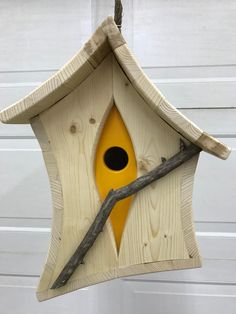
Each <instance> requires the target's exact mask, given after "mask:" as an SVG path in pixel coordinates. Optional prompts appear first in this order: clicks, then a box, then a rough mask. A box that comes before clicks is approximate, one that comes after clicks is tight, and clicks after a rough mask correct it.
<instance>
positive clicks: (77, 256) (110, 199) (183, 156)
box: [51, 144, 201, 289]
mask: <svg viewBox="0 0 236 314" xmlns="http://www.w3.org/2000/svg"><path fill="white" fill-rule="evenodd" d="M200 151H201V148H199V147H198V146H196V145H194V144H190V145H189V146H187V147H184V148H183V147H182V149H181V150H180V152H179V153H177V154H176V155H174V156H173V157H171V158H170V159H168V160H163V163H162V164H160V165H159V166H158V167H156V168H154V169H153V170H151V171H149V172H148V173H146V174H145V175H143V176H141V177H139V178H137V179H136V180H134V181H132V182H131V183H130V184H128V185H126V186H123V187H121V188H118V189H116V190H110V192H109V193H108V194H107V196H106V198H105V200H104V201H103V203H102V206H101V208H100V210H99V212H98V214H97V216H96V217H95V219H94V221H93V223H92V225H91V226H90V228H89V230H88V231H87V233H86V235H85V237H84V238H83V240H82V242H81V243H80V244H79V246H78V248H77V249H76V251H75V252H74V254H73V255H72V257H71V258H70V259H69V261H68V262H67V264H66V265H65V267H64V268H63V270H62V271H61V273H60V275H59V276H58V277H57V279H56V280H55V282H54V283H53V285H52V287H51V289H57V288H60V287H62V286H64V285H65V284H66V283H67V281H68V280H69V279H70V277H71V275H72V274H73V273H74V271H75V269H76V268H77V267H78V266H79V265H80V264H83V261H84V257H85V256H86V254H87V252H88V251H89V249H90V248H91V247H92V245H93V244H94V242H95V240H96V239H97V237H98V235H99V233H100V232H101V231H102V230H103V227H104V225H105V223H106V221H107V219H108V217H109V215H110V213H111V211H112V209H113V207H114V206H115V204H116V202H118V201H120V200H122V199H124V198H126V197H128V196H131V195H133V194H135V193H137V192H138V191H140V190H142V189H144V188H145V187H146V186H148V185H149V184H151V183H152V182H154V181H156V180H158V179H160V178H162V177H164V176H165V175H167V174H168V173H170V172H171V171H172V170H174V169H176V168H177V167H179V166H180V165H182V164H183V163H184V162H186V161H188V160H190V159H191V158H192V157H193V156H195V155H197V154H198V153H200Z"/></svg>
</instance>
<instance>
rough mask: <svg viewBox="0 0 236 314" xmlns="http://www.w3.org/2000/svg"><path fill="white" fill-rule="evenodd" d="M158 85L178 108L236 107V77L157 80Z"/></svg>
mask: <svg viewBox="0 0 236 314" xmlns="http://www.w3.org/2000/svg"><path fill="white" fill-rule="evenodd" d="M154 83H155V85H156V87H157V88H158V89H159V90H160V91H161V92H162V94H163V95H164V96H165V98H166V99H168V101H169V102H170V103H171V104H172V105H174V106H175V107H177V108H217V107H226V108H227V107H228V108H232V107H236V93H235V90H236V79H234V80H225V81H217V80H212V81H211V80H210V79H205V80H204V79H196V80H194V79H189V80H187V79H182V80H181V79H176V80H174V79H170V80H155V81H154Z"/></svg>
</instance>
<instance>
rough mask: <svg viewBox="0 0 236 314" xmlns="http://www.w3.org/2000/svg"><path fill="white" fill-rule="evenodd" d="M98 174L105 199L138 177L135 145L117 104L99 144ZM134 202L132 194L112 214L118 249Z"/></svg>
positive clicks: (97, 180) (115, 207)
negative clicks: (112, 191) (108, 194)
mask: <svg viewBox="0 0 236 314" xmlns="http://www.w3.org/2000/svg"><path fill="white" fill-rule="evenodd" d="M95 175H96V182H97V188H98V191H99V193H100V197H101V199H102V200H104V198H105V197H106V195H107V193H108V192H109V191H110V189H112V188H113V189H117V188H119V187H121V186H124V185H126V184H128V183H130V182H131V181H133V180H135V179H136V177H137V165H136V158H135V153H134V149H133V145H132V142H131V139H130V136H129V133H128V131H127V128H126V126H125V124H124V122H123V120H122V118H121V115H120V113H119V111H118V109H117V108H116V106H113V107H112V109H111V111H110V113H109V115H108V117H107V120H106V122H105V125H104V127H103V130H102V133H101V136H100V139H99V142H98V145H97V151H96V158H95ZM131 202H132V197H128V198H126V199H124V200H121V201H119V202H118V203H117V204H116V205H115V206H114V208H113V210H112V212H111V215H110V219H111V223H112V227H113V232H114V236H115V241H116V245H117V248H118V249H119V247H120V241H121V236H122V231H123V229H124V225H125V221H126V218H127V214H128V211H129V207H130V205H131Z"/></svg>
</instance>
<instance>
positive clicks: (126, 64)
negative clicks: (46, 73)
mask: <svg viewBox="0 0 236 314" xmlns="http://www.w3.org/2000/svg"><path fill="white" fill-rule="evenodd" d="M110 51H113V52H114V54H115V56H116V58H117V60H118V62H119V63H120V65H121V67H122V69H123V70H124V72H125V73H126V75H127V77H128V78H129V79H130V81H131V82H132V84H133V86H134V87H135V88H136V90H137V91H138V92H139V93H140V95H141V96H142V97H143V98H144V99H145V101H146V102H147V103H148V104H149V105H150V106H151V107H152V109H153V110H154V111H155V112H156V113H157V114H158V115H159V116H160V117H161V118H162V119H163V120H165V121H166V122H167V123H168V124H169V125H170V126H172V127H173V128H174V129H175V130H176V131H177V132H179V133H180V134H181V135H183V136H184V137H185V138H186V139H188V140H189V141H191V142H193V143H195V144H196V145H198V146H200V147H201V148H202V149H203V150H205V151H206V152H208V153H210V154H213V155H215V156H217V157H220V158H222V159H226V158H227V157H228V156H229V154H230V148H229V147H227V146H226V145H224V144H223V143H220V142H219V141H218V140H216V139H215V138H213V137H211V136H209V135H208V134H207V133H205V132H203V131H202V130H201V129H200V128H198V127H197V126H196V125H195V124H194V123H193V122H191V121H190V120H189V119H187V118H186V117H185V116H184V115H183V114H181V113H180V112H179V111H178V110H177V109H175V108H174V107H173V106H172V105H171V104H170V103H168V101H167V100H166V99H165V98H164V96H163V95H162V94H161V93H160V91H159V90H158V89H157V88H156V87H155V86H154V84H152V82H151V81H150V80H149V79H148V77H147V76H146V75H145V73H144V72H143V71H142V69H141V67H140V66H139V64H138V62H137V61H136V60H135V57H134V56H133V54H132V53H131V51H130V50H129V48H128V46H127V45H126V43H125V40H124V38H123V37H122V35H121V34H120V32H119V29H118V28H117V26H116V25H115V22H114V20H113V18H112V17H108V18H107V19H105V20H104V21H103V23H102V24H101V25H100V26H99V27H98V29H97V30H96V31H95V33H94V34H93V36H92V37H91V39H90V40H89V41H88V42H87V43H86V44H85V45H84V46H83V48H82V49H81V50H80V51H79V52H78V54H77V55H76V56H75V57H74V58H72V60H71V61H69V62H68V63H67V64H66V65H65V66H64V67H63V68H62V69H61V70H60V71H58V72H57V73H56V74H55V75H54V76H52V77H51V78H50V79H48V80H47V81H46V82H45V83H43V84H42V85H41V86H39V87H38V88H37V89H35V90H34V91H33V92H31V93H30V94H29V95H27V96H26V97H24V98H23V99H21V100H20V101H18V102H16V103H15V104H13V105H12V106H10V107H8V108H6V109H4V110H2V111H1V112H0V120H1V121H2V122H4V123H29V119H30V118H32V117H33V116H35V115H37V114H39V113H40V112H42V111H44V110H45V109H47V108H49V107H50V106H52V105H54V104H55V103H56V102H57V101H59V100H60V99H62V98H63V97H65V96H66V95H68V94H69V93H70V92H71V91H72V90H73V89H74V88H75V87H76V86H78V85H79V84H81V82H82V81H84V80H85V79H86V78H87V77H88V76H89V75H90V74H91V73H92V72H93V70H94V69H95V68H96V67H97V66H98V65H99V64H100V63H101V61H102V60H103V59H104V58H105V57H106V56H107V55H108V54H109V52H110Z"/></svg>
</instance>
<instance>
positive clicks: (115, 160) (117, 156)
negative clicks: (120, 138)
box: [104, 146, 129, 170]
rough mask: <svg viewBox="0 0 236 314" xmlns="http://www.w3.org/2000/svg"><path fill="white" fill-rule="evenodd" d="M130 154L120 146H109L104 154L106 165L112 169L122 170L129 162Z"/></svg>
mask: <svg viewBox="0 0 236 314" xmlns="http://www.w3.org/2000/svg"><path fill="white" fill-rule="evenodd" d="M128 159H129V158H128V154H127V153H126V151H125V150H124V149H123V148H121V147H118V146H114V147H111V148H109V149H108V150H107V151H106V152H105V154H104V162H105V164H106V166H107V167H108V168H110V169H112V170H122V169H124V168H125V166H126V165H127V163H128Z"/></svg>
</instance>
